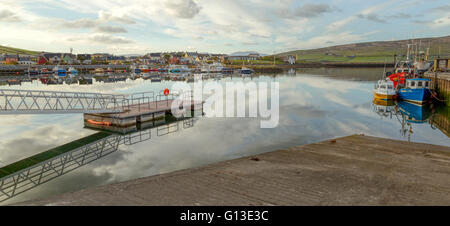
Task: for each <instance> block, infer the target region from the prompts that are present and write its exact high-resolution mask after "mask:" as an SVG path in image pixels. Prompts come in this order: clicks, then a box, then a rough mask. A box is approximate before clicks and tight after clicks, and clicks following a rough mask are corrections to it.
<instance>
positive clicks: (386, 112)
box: [373, 98, 395, 118]
mask: <svg viewBox="0 0 450 226" xmlns="http://www.w3.org/2000/svg"><path fill="white" fill-rule="evenodd" d="M373 103H374V107H375V112H376V113H377V114H378V115H380V116H383V117H390V118H392V115H393V114H395V102H394V101H393V100H382V99H377V98H374V99H373Z"/></svg>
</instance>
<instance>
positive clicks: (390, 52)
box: [276, 36, 450, 63]
mask: <svg viewBox="0 0 450 226" xmlns="http://www.w3.org/2000/svg"><path fill="white" fill-rule="evenodd" d="M413 42H414V43H415V44H417V46H418V47H419V49H421V50H423V51H425V50H426V48H428V47H429V48H430V58H431V59H433V58H436V57H437V56H438V55H440V56H450V36H446V37H439V38H422V39H414V40H400V41H383V42H365V43H355V44H348V45H339V46H331V47H326V48H319V49H310V50H297V51H290V52H286V53H280V54H277V55H276V57H283V56H286V55H296V56H297V59H298V61H297V62H298V63H302V62H346V63H383V62H385V61H386V62H388V63H392V62H393V61H394V54H396V55H399V56H402V55H406V51H407V44H411V43H413Z"/></svg>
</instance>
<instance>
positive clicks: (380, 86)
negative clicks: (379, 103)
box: [373, 80, 397, 100]
mask: <svg viewBox="0 0 450 226" xmlns="http://www.w3.org/2000/svg"><path fill="white" fill-rule="evenodd" d="M396 95H397V92H396V90H395V88H394V83H393V82H392V81H390V80H379V81H378V82H377V84H375V89H374V90H373V96H374V97H375V98H376V99H381V100H392V99H394V98H396Z"/></svg>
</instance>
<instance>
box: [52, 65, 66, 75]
mask: <svg viewBox="0 0 450 226" xmlns="http://www.w3.org/2000/svg"><path fill="white" fill-rule="evenodd" d="M53 71H54V72H55V74H56V75H58V77H65V76H66V75H67V71H66V69H64V68H61V67H59V65H57V66H56V67H54V68H53Z"/></svg>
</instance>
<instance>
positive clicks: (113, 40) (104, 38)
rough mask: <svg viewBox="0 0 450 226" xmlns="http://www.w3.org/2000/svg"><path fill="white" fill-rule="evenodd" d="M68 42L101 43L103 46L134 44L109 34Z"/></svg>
mask: <svg viewBox="0 0 450 226" xmlns="http://www.w3.org/2000/svg"><path fill="white" fill-rule="evenodd" d="M67 41H70V42H76V41H84V42H88V43H90V42H93V43H101V44H131V43H134V41H133V40H130V39H127V38H124V37H119V36H112V35H107V34H94V35H90V36H87V37H71V38H68V39H67Z"/></svg>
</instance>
